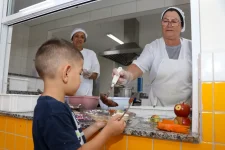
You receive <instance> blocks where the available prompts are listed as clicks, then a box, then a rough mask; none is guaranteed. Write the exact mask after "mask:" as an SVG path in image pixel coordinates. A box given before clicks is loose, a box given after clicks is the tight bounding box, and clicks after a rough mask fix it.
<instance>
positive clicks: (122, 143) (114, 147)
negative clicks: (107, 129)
mask: <svg viewBox="0 0 225 150" xmlns="http://www.w3.org/2000/svg"><path fill="white" fill-rule="evenodd" d="M126 139H127V137H126V136H125V135H119V136H114V137H112V138H110V140H109V141H108V142H107V143H106V146H105V149H106V150H126V144H127V143H126Z"/></svg>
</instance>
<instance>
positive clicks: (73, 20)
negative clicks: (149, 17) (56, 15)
mask: <svg viewBox="0 0 225 150" xmlns="http://www.w3.org/2000/svg"><path fill="white" fill-rule="evenodd" d="M89 20H90V12H87V13H82V14H77V15H74V16H69V17H66V18H62V19H59V20H56V27H57V28H60V27H65V26H72V25H75V24H80V23H84V22H87V21H89Z"/></svg>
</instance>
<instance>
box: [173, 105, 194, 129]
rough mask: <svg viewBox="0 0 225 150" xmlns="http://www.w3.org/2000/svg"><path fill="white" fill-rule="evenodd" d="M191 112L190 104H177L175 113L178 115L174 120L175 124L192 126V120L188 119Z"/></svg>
mask: <svg viewBox="0 0 225 150" xmlns="http://www.w3.org/2000/svg"><path fill="white" fill-rule="evenodd" d="M190 112H191V108H190V106H189V105H188V104H185V103H181V104H176V105H175V107H174V113H175V114H176V116H177V117H176V118H175V119H174V123H176V124H179V125H185V126H190V125H191V120H190V119H189V118H188V115H189V114H190Z"/></svg>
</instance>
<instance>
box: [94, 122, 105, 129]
mask: <svg viewBox="0 0 225 150" xmlns="http://www.w3.org/2000/svg"><path fill="white" fill-rule="evenodd" d="M106 124H107V123H106V122H104V121H97V122H95V123H94V126H95V127H96V128H98V129H101V128H104V127H105V126H106Z"/></svg>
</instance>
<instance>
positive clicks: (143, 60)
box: [133, 44, 154, 73]
mask: <svg viewBox="0 0 225 150" xmlns="http://www.w3.org/2000/svg"><path fill="white" fill-rule="evenodd" d="M153 60H154V55H153V48H152V46H151V44H147V45H146V46H145V48H144V50H143V51H142V53H141V55H140V56H139V57H138V58H137V60H134V61H133V64H135V65H137V66H138V67H139V68H140V69H141V71H142V72H143V73H145V72H147V71H149V70H150V69H151V66H152V63H153Z"/></svg>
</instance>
